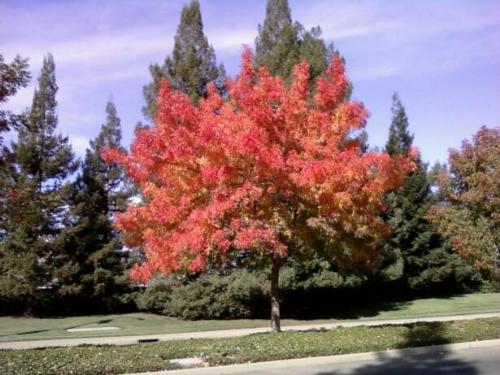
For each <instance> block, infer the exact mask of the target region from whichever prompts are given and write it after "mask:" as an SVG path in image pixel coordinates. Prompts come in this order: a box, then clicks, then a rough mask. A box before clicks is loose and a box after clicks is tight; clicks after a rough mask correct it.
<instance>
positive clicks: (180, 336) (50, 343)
mask: <svg viewBox="0 0 500 375" xmlns="http://www.w3.org/2000/svg"><path fill="white" fill-rule="evenodd" d="M492 317H500V312H496V313H486V314H471V315H452V316H437V317H427V318H413V319H389V320H357V321H352V322H338V323H325V324H307V325H296V326H286V327H282V329H283V330H284V331H306V330H310V329H332V328H336V327H356V326H379V325H388V324H406V323H415V322H445V321H450V320H470V319H478V318H492ZM262 332H269V328H244V329H227V330H218V331H201V332H185V333H170V334H158V335H141V336H114V337H90V338H78V339H52V340H26V341H6V342H0V349H33V348H46V347H55V346H78V345H83V344H87V345H131V344H137V343H138V340H141V339H145V340H158V341H172V340H188V339H201V338H224V337H236V336H246V335H250V334H252V333H262ZM498 374H500V371H498ZM498 374H496V375H498Z"/></svg>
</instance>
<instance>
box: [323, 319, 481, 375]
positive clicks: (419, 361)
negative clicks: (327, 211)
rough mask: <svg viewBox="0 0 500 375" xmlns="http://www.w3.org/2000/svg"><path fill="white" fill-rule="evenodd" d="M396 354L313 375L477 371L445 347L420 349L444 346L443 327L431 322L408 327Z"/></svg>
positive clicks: (460, 373) (464, 373)
mask: <svg viewBox="0 0 500 375" xmlns="http://www.w3.org/2000/svg"><path fill="white" fill-rule="evenodd" d="M409 327H410V329H409V331H408V333H407V334H406V336H405V338H404V340H403V342H402V343H401V344H400V347H401V348H407V349H403V350H401V351H399V352H398V353H391V352H378V353H377V355H376V359H375V360H373V361H371V362H372V363H369V364H360V365H359V366H356V364H355V363H352V364H351V365H350V368H349V369H348V370H346V371H340V370H334V371H320V372H317V373H315V375H396V374H405V375H476V374H479V371H478V369H477V368H476V367H474V365H473V364H472V363H470V362H468V361H465V360H463V359H460V358H459V357H458V356H457V355H454V354H453V353H451V352H450V350H449V349H448V348H447V347H446V346H440V347H439V348H429V347H428V346H427V347H421V348H418V347H419V346H424V345H433V344H435V345H438V344H439V345H443V344H448V343H449V342H450V340H449V339H448V338H447V335H446V330H445V326H444V324H443V323H439V322H435V323H429V324H425V325H419V326H417V325H410V326H409Z"/></svg>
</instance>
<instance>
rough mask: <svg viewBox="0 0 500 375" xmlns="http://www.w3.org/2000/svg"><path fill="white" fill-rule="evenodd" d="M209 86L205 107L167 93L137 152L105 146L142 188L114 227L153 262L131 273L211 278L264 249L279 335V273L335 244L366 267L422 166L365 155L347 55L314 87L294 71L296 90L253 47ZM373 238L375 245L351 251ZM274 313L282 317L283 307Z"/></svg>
mask: <svg viewBox="0 0 500 375" xmlns="http://www.w3.org/2000/svg"><path fill="white" fill-rule="evenodd" d="M228 88H229V97H228V98H227V99H225V98H223V97H221V96H220V95H219V94H218V92H217V90H216V88H215V86H214V85H213V84H212V85H210V86H209V89H208V97H207V99H205V100H202V101H201V102H200V104H199V107H197V106H195V105H193V103H192V102H191V101H190V100H189V98H188V97H187V95H185V94H183V93H180V92H178V91H175V90H172V89H171V87H170V85H169V84H168V83H167V82H164V83H163V84H162V86H161V89H160V92H159V97H158V105H159V107H158V114H157V121H156V124H155V127H153V128H151V129H142V130H138V131H137V132H136V139H135V140H134V142H133V145H132V149H131V152H130V154H128V155H127V154H124V153H122V152H120V151H117V150H108V151H107V152H106V153H105V155H106V158H107V159H108V160H111V161H118V162H119V163H121V164H122V165H123V166H124V167H125V169H126V170H127V172H128V174H129V176H130V178H131V179H132V181H133V182H134V183H136V184H137V185H138V186H140V187H141V188H142V190H143V194H144V201H143V202H142V203H140V204H137V205H132V206H129V208H128V210H127V212H125V213H124V214H122V215H120V216H118V218H117V227H118V228H119V229H121V230H122V231H123V233H124V240H125V242H126V243H127V244H129V245H130V246H137V247H140V248H142V249H144V251H145V254H146V256H147V261H146V262H145V263H143V264H142V265H141V266H138V267H136V268H135V269H133V272H132V276H133V277H134V278H135V279H136V280H138V281H143V282H144V281H147V280H149V279H150V278H151V277H152V276H153V275H154V274H155V273H170V272H173V271H176V270H179V269H188V270H190V271H202V270H204V269H205V267H206V264H207V262H208V261H212V260H214V261H224V260H225V259H228V258H230V257H231V256H232V255H234V254H235V252H241V251H243V252H245V251H247V252H256V253H258V254H260V255H262V256H263V257H265V258H266V259H268V260H269V262H270V263H272V265H273V272H272V279H271V289H272V292H271V295H272V301H273V309H272V311H273V319H272V322H273V329H274V330H279V305H278V300H277V295H276V294H277V289H276V290H273V286H274V288H277V277H278V274H279V267H280V266H281V264H282V262H283V259H284V258H285V257H286V256H287V254H288V253H289V252H292V251H294V249H296V248H297V247H298V246H299V244H300V243H304V242H311V241H314V239H315V236H318V237H323V238H325V239H327V241H326V244H327V246H326V249H325V250H326V251H328V252H329V253H330V255H331V256H332V257H335V259H336V260H337V262H338V263H339V264H341V265H343V266H346V267H347V266H351V265H353V264H356V265H363V266H366V265H367V264H369V263H370V262H371V261H372V260H373V258H374V252H373V250H374V248H375V245H376V244H377V243H378V241H379V240H380V238H381V237H382V236H383V234H384V233H386V229H387V228H386V225H385V224H384V223H383V222H382V221H381V220H380V219H379V217H378V212H379V210H380V209H381V208H382V202H381V198H382V196H383V194H384V193H385V192H386V191H388V190H391V189H394V188H397V187H399V186H401V185H402V184H403V182H404V179H405V176H406V173H407V172H408V171H409V170H411V169H412V168H413V162H412V161H411V160H410V159H409V158H407V157H403V156H395V157H392V158H391V157H390V156H389V155H388V154H385V153H375V152H368V153H363V152H362V151H361V150H360V144H359V142H358V141H356V140H350V139H349V137H348V135H349V134H350V132H351V131H353V130H355V129H358V128H362V127H364V126H365V124H366V118H367V115H368V113H367V111H366V109H365V108H364V106H363V105H362V104H361V103H359V102H346V101H345V100H344V98H345V92H346V90H348V89H349V81H348V80H347V78H346V76H345V73H344V66H343V64H342V62H341V60H340V59H339V58H338V57H335V58H333V59H332V63H331V64H330V66H329V67H328V69H327V70H326V72H325V75H324V76H323V77H321V78H319V79H318V80H317V84H316V89H315V92H314V94H312V93H311V92H310V90H309V66H308V64H307V63H305V62H303V63H301V64H299V65H297V66H296V67H295V69H294V75H293V82H292V85H291V86H290V88H287V86H286V85H285V83H284V81H283V79H282V78H281V77H273V76H271V75H270V74H269V73H268V71H267V70H266V69H265V68H260V69H259V70H258V71H256V70H255V69H254V67H253V64H252V54H251V52H250V50H248V49H247V50H245V52H244V54H243V58H242V70H241V73H240V74H239V76H238V77H237V79H236V80H235V81H230V82H229V83H228ZM361 241H363V242H364V243H366V242H368V243H371V244H373V247H371V251H368V250H366V249H369V248H370V247H367V246H363V247H360V248H359V249H360V250H359V251H358V250H357V249H356V247H354V246H353V245H354V244H356V243H360V242H361ZM276 308H277V310H276Z"/></svg>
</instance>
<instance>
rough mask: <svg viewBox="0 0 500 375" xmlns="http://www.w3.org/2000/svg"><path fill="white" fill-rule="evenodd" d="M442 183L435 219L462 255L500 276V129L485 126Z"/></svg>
mask: <svg viewBox="0 0 500 375" xmlns="http://www.w3.org/2000/svg"><path fill="white" fill-rule="evenodd" d="M437 180H438V186H439V194H440V198H441V201H440V204H439V205H436V206H434V207H433V208H432V209H431V211H430V212H429V218H430V219H431V221H432V222H433V223H434V224H435V225H436V227H437V228H438V230H439V231H440V232H441V233H442V234H443V235H444V236H446V237H448V238H449V239H450V241H451V243H452V244H453V247H454V248H455V249H457V251H458V252H459V254H461V255H462V256H463V257H465V258H466V259H468V260H469V261H470V262H471V263H472V264H474V266H475V267H477V268H478V269H481V270H483V271H486V272H488V273H490V274H496V276H498V263H499V249H498V244H499V243H500V214H499V212H500V189H499V188H498V181H500V129H499V128H487V127H485V126H483V127H481V129H480V130H479V131H478V132H477V133H476V134H475V135H474V137H473V139H472V141H468V140H465V141H464V142H463V143H462V147H461V149H460V150H456V149H452V150H450V157H449V170H446V169H443V170H441V172H440V173H439V174H438V176H437Z"/></svg>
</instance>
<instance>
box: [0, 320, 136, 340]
mask: <svg viewBox="0 0 500 375" xmlns="http://www.w3.org/2000/svg"><path fill="white" fill-rule="evenodd" d="M57 318H60V319H63V318H66V317H57ZM57 318H51V319H57ZM127 318H128V319H134V320H138V321H144V320H146V319H145V318H141V317H127ZM115 320H116V319H100V320H94V321H87V322H83V323H81V324H76V325H71V326H66V327H61V328H51V329H38V330H31V331H20V332H10V333H7V334H2V335H0V337H5V336H15V335H19V336H23V335H30V334H37V333H43V332H59V333H67V330H68V329H73V328H81V327H85V326H88V325H92V324H109V323H112V322H113V321H115Z"/></svg>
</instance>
